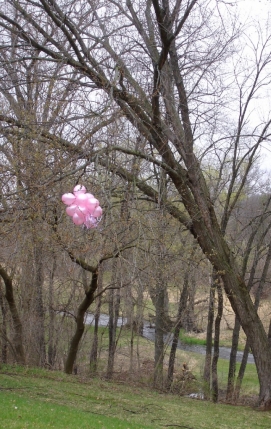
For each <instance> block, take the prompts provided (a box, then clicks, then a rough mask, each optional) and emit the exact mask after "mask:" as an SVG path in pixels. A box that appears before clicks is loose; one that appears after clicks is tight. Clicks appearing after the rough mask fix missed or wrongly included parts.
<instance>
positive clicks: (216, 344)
mask: <svg viewBox="0 0 271 429" xmlns="http://www.w3.org/2000/svg"><path fill="white" fill-rule="evenodd" d="M216 281H217V283H216V290H217V301H218V304H217V315H216V319H215V333H214V353H213V361H212V399H213V402H217V401H218V376H217V362H218V358H219V338H220V323H221V319H222V314H223V293H222V287H221V284H220V283H219V278H217V280H216Z"/></svg>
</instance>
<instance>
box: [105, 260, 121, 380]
mask: <svg viewBox="0 0 271 429" xmlns="http://www.w3.org/2000/svg"><path fill="white" fill-rule="evenodd" d="M112 278H113V282H112V284H114V283H115V282H116V279H118V258H116V259H115V260H114V261H113V276H112ZM119 307H120V290H119V288H117V289H111V290H110V291H109V326H108V331H109V332H108V333H109V350H108V362H107V372H106V377H107V378H108V379H111V378H112V376H113V371H114V361H115V352H116V345H117V339H116V334H117V326H118V318H119Z"/></svg>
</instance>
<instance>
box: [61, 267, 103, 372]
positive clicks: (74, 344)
mask: <svg viewBox="0 0 271 429" xmlns="http://www.w3.org/2000/svg"><path fill="white" fill-rule="evenodd" d="M97 282H98V268H97V269H96V271H94V272H93V273H92V279H91V283H90V286H89V289H88V291H86V292H85V298H84V299H83V301H82V302H81V304H80V305H79V307H78V311H77V316H76V330H75V333H74V335H73V338H72V340H71V344H70V347H69V351H68V356H67V359H66V362H65V368H64V371H65V372H66V373H67V374H72V371H73V366H74V363H75V360H76V356H77V352H78V347H79V343H80V340H81V338H82V335H83V333H84V330H85V324H84V317H85V314H86V311H87V309H88V308H89V306H90V305H91V304H92V302H93V300H94V293H95V291H96V289H97Z"/></svg>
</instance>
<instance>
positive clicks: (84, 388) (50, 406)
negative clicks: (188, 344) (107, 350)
mask: <svg viewBox="0 0 271 429" xmlns="http://www.w3.org/2000/svg"><path fill="white" fill-rule="evenodd" d="M0 386H1V389H0V415H1V423H0V427H1V428H3V429H32V428H35V429H45V428H57V429H71V428H73V429H84V428H88V429H92V428H93V429H94V428H95V429H99V428H100V429H112V428H113V429H114V428H116V429H134V428H138V429H140V428H141V429H151V428H152V429H155V428H161V429H163V428H164V429H166V428H169V429H173V428H176V427H182V428H187V429H232V428H235V429H269V428H270V427H271V414H269V413H264V412H258V411H255V410H253V409H252V408H249V407H237V406H230V405H225V404H212V403H211V402H207V401H200V400H195V399H190V398H187V397H179V396H174V395H171V394H164V393H159V392H157V391H151V390H150V389H147V388H139V387H138V386H132V385H127V384H124V383H116V382H106V381H102V380H100V379H80V378H79V377H76V376H67V375H65V374H63V373H60V372H53V371H46V370H39V369H28V368H21V367H10V366H2V368H1V369H0Z"/></svg>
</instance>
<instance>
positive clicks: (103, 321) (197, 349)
mask: <svg viewBox="0 0 271 429" xmlns="http://www.w3.org/2000/svg"><path fill="white" fill-rule="evenodd" d="M108 321H109V316H108V315H107V314H101V315H100V320H99V326H103V327H106V326H107V325H108ZM85 323H86V325H93V324H94V316H93V314H88V315H87V316H86V319H85ZM125 323H126V319H125V318H121V317H120V318H119V319H118V326H119V327H121V326H123V325H125ZM142 336H143V337H144V338H147V339H148V340H150V341H154V338H155V328H154V327H152V326H150V324H149V322H144V326H143V334H142ZM171 336H172V335H171V334H167V335H165V336H164V341H165V344H168V345H171ZM178 348H179V349H181V350H186V351H189V352H194V353H199V354H201V355H205V352H206V349H205V346H199V345H193V344H185V343H183V342H181V341H180V340H179V342H178ZM230 353H231V349H230V348H229V347H219V357H220V358H221V359H228V360H229V359H230ZM242 357H243V352H240V351H238V352H237V357H236V360H237V362H241V360H242ZM247 363H255V362H254V358H253V355H252V354H251V353H250V354H249V356H248V360H247Z"/></svg>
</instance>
